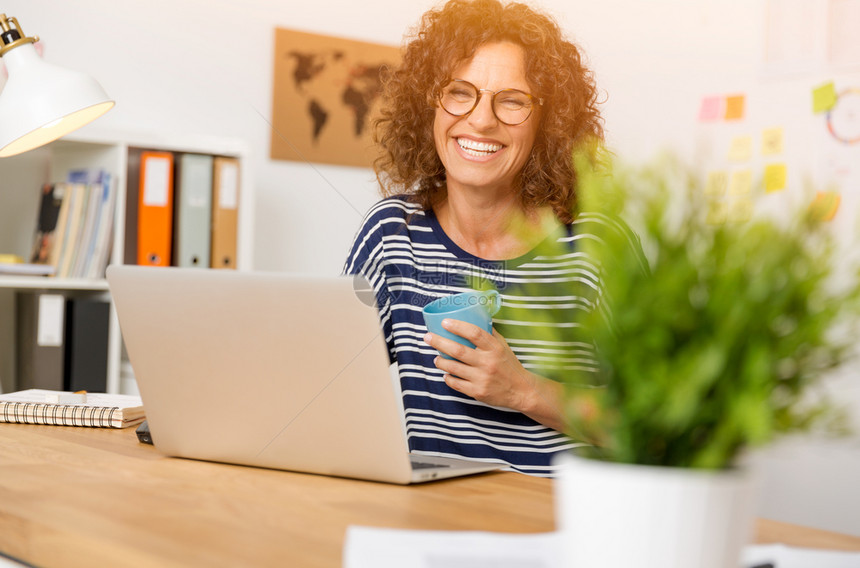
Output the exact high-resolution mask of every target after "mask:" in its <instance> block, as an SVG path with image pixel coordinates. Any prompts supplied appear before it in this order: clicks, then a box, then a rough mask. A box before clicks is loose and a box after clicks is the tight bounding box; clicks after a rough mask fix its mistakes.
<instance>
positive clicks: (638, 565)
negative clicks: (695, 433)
mask: <svg viewBox="0 0 860 568" xmlns="http://www.w3.org/2000/svg"><path fill="white" fill-rule="evenodd" d="M556 463H558V464H559V465H560V466H561V467H560V471H559V472H558V475H557V477H556V479H555V482H554V484H555V507H556V525H557V529H558V531H559V532H560V533H561V538H562V539H563V544H562V549H563V551H564V563H563V564H562V566H565V567H567V568H598V567H599V568H634V567H635V568H738V566H739V565H740V555H741V549H742V548H743V546H744V545H746V544H747V542H748V541H749V537H750V536H751V530H752V521H753V514H754V511H755V504H754V502H753V496H754V493H755V489H754V485H755V484H754V481H753V478H752V475H751V474H750V473H749V472H747V471H744V470H740V471H735V470H732V471H717V472H714V471H703V470H694V469H684V468H670V467H653V466H640V465H628V464H617V463H608V462H601V461H596V460H590V459H586V458H581V457H576V456H574V455H572V454H570V453H567V452H565V453H564V454H560V455H559V456H558V458H557V459H556Z"/></svg>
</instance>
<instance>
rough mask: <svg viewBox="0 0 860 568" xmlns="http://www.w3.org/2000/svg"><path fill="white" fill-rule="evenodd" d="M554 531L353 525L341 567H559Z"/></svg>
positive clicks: (349, 531) (556, 538)
mask: <svg viewBox="0 0 860 568" xmlns="http://www.w3.org/2000/svg"><path fill="white" fill-rule="evenodd" d="M558 544H559V541H558V536H557V534H556V533H535V534H507V533H490V532H462V531H412V530H401V529H379V528H372V527H358V526H351V527H349V528H348V529H347V531H346V541H345V542H344V545H343V566H344V568H560V562H559V561H558V558H559V549H558Z"/></svg>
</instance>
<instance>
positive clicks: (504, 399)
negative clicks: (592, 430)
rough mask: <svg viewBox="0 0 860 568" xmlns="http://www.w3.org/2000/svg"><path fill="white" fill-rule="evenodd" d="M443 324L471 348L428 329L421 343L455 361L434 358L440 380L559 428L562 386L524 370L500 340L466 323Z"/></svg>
mask: <svg viewBox="0 0 860 568" xmlns="http://www.w3.org/2000/svg"><path fill="white" fill-rule="evenodd" d="M442 327H444V328H445V329H446V330H448V331H450V332H451V333H453V334H455V335H459V336H460V337H462V338H464V339H468V340H469V341H471V342H472V343H473V344H474V345H475V349H472V348H470V347H467V346H465V345H462V344H460V343H457V342H456V341H452V340H450V339H446V338H444V337H440V336H438V335H436V334H433V333H428V334H427V335H425V336H424V341H425V342H426V343H427V344H428V345H430V346H431V347H434V348H435V349H437V350H439V351H440V352H442V353H445V354H447V355H450V356H451V357H453V358H454V359H456V360H452V359H445V358H444V357H441V356H439V357H436V360H435V363H436V367H437V368H439V369H441V370H442V371H445V373H446V374H445V377H444V378H445V383H446V384H447V385H448V386H449V387H451V388H452V389H454V390H456V391H459V392H461V393H463V394H465V395H468V396H471V397H472V398H474V399H475V400H479V401H481V402H484V403H486V404H490V405H492V406H502V407H505V408H511V409H513V410H517V411H519V412H522V413H523V414H525V415H527V416H529V417H531V418H532V419H534V420H536V421H538V422H540V423H542V424H544V425H545V426H549V427H550V428H554V429H556V430H562V429H563V425H564V422H563V420H562V411H561V402H560V401H561V396H560V395H561V385H559V384H557V383H555V382H553V381H549V380H547V379H544V378H542V377H539V376H538V375H535V374H534V373H532V372H530V371H528V370H526V369H525V368H524V367H523V366H522V364H521V363H520V361H519V360H518V359H517V357H516V355H514V352H513V351H511V348H510V347H509V346H508V343H507V342H506V341H505V338H504V337H502V336H501V334H500V333H499V332H497V331H496V330H493V333H492V335H490V334H489V333H487V332H486V331H484V330H483V329H481V328H479V327H478V326H476V325H472V324H470V323H467V322H463V321H460V320H455V319H446V320H443V321H442Z"/></svg>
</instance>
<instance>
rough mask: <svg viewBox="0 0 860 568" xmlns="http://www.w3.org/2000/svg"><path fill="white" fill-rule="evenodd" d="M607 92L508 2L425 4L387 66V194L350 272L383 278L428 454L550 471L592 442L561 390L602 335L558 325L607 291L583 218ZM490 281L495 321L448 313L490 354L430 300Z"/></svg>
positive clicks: (406, 393)
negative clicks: (438, 321) (430, 308)
mask: <svg viewBox="0 0 860 568" xmlns="http://www.w3.org/2000/svg"><path fill="white" fill-rule="evenodd" d="M596 99H597V90H596V87H595V85H594V82H593V79H592V76H591V73H590V72H589V70H588V69H586V68H585V66H584V65H583V63H582V61H581V56H580V53H579V51H578V49H577V48H576V47H575V46H574V45H573V44H571V43H570V42H568V41H566V40H565V39H564V37H563V36H562V33H561V31H560V29H559V28H558V26H557V25H556V24H555V23H554V22H553V21H552V20H551V19H550V18H548V17H546V16H544V15H542V14H539V13H537V12H535V11H534V10H532V9H530V8H528V7H527V6H525V5H522V4H517V3H511V4H502V3H500V2H499V1H498V0H451V1H449V2H448V3H447V4H445V5H444V6H443V7H441V8H440V9H436V10H431V11H430V12H428V13H426V14H425V15H424V17H423V19H422V21H421V24H420V26H419V28H418V29H417V32H416V33H415V35H414V37H413V38H412V40H411V41H410V42H408V44H407V45H406V47H405V51H404V58H403V63H402V65H401V67H399V68H398V69H397V70H395V71H393V72H392V74H391V75H390V77H388V79H387V82H386V86H385V90H384V101H385V102H384V104H385V106H384V110H383V111H382V114H381V118H380V119H379V120H378V121H377V124H376V126H377V130H376V140H377V142H378V143H379V144H380V146H381V149H382V156H381V157H380V158H379V159H378V160H377V162H376V164H375V167H376V172H377V178H378V179H379V181H380V185H381V187H382V192H383V195H384V196H387V198H386V199H384V200H383V201H381V202H379V203H378V204H376V205H375V206H374V207H373V208H372V209H371V211H370V212H369V213H368V215H367V216H366V218H365V220H364V222H363V224H362V227H361V228H360V230H359V231H358V233H357V235H356V238H355V242H354V244H353V246H352V249H351V251H350V254H349V257H348V259H347V261H346V265H345V272H347V273H349V274H355V273H361V274H363V275H365V276H366V277H367V278H368V280H369V281H370V283H371V285H372V286H373V287H374V289H375V291H376V294H377V303H378V306H379V310H380V317H381V320H382V326H383V330H384V332H385V336H386V341H387V342H388V346H389V351H390V355H391V358H392V360H393V361H396V362H397V364H398V368H399V373H400V379H401V386H402V390H403V401H404V407H405V411H406V425H407V433H408V436H409V443H410V449H411V450H412V451H413V452H414V453H425V454H432V455H445V456H462V457H467V458H470V459H476V460H485V461H494V462H500V463H504V464H507V465H508V466H510V468H512V469H514V470H516V471H521V472H524V473H530V474H534V475H550V474H551V473H552V468H551V463H550V462H551V457H552V454H553V453H555V452H558V451H560V450H563V449H567V448H570V447H572V446H574V445H576V444H577V442H575V441H573V440H571V439H569V438H567V437H566V436H564V435H562V434H561V433H560V431H561V430H562V429H563V426H564V420H563V414H562V410H561V406H560V403H559V400H560V398H559V389H560V385H559V384H558V383H557V382H555V381H553V380H551V379H550V378H548V377H551V376H558V375H559V374H561V373H563V372H565V371H569V370H570V369H573V368H577V367H579V368H582V367H586V368H588V367H589V365H590V361H591V353H592V351H591V347H590V345H589V344H588V343H587V342H585V343H580V342H577V341H573V340H570V338H567V337H565V336H564V334H560V333H553V331H555V332H563V331H565V330H568V329H570V328H571V327H574V326H575V324H574V323H572V322H575V319H576V317H577V312H581V311H582V310H586V309H590V307H591V306H592V305H593V304H592V300H591V299H592V298H594V295H595V293H596V291H597V290H598V288H599V278H598V273H597V270H596V268H595V267H594V266H593V265H591V264H590V263H589V262H588V259H585V258H582V256H581V255H580V254H579V253H577V251H576V248H577V247H576V241H577V240H578V239H579V238H582V237H583V236H584V235H585V234H586V233H584V232H583V231H582V230H581V227H580V225H583V224H582V223H580V222H578V221H574V219H573V218H572V211H573V207H574V204H575V195H576V194H575V188H576V172H575V170H574V167H573V164H572V152H573V150H574V148H575V147H577V146H578V144H580V143H585V142H586V141H593V140H594V139H601V138H602V135H603V129H602V124H601V119H600V116H599V113H598V110H597V107H596ZM560 246H561V248H560ZM559 282H562V283H563V286H558V284H559ZM482 285H483V286H486V285H489V286H492V287H494V288H495V289H497V290H498V291H499V292H500V293H501V295H502V302H503V303H502V309H501V310H500V311H499V313H498V314H496V316H495V318H494V330H493V333H492V334H489V333H487V332H485V331H482V330H480V329H479V328H477V327H475V326H472V325H469V324H466V323H463V322H458V321H455V320H451V321H449V322H448V323H449V325H448V326H446V327H447V329H448V330H450V331H451V332H453V333H455V334H457V335H461V336H463V337H465V338H467V339H469V340H470V341H471V342H472V343H473V344H475V345H476V348H475V349H466V348H463V347H462V346H460V345H459V344H457V343H455V342H453V341H449V340H446V339H444V338H441V337H439V336H436V335H433V334H429V333H427V330H426V327H425V326H424V322H423V319H422V316H421V308H422V307H423V306H424V305H426V304H428V303H429V302H431V301H432V300H434V299H436V298H438V297H440V296H444V295H447V294H452V293H457V292H461V291H464V290H467V289H469V288H473V287H476V286H482ZM547 331H549V332H550V333H547ZM440 351H441V352H444V353H447V354H449V355H451V356H453V357H454V358H455V359H456V360H449V359H443V358H441V357H438V356H437V355H438V352H440Z"/></svg>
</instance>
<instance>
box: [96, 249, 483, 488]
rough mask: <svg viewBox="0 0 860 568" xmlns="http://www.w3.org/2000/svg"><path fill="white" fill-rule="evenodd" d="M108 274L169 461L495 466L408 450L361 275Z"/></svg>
mask: <svg viewBox="0 0 860 568" xmlns="http://www.w3.org/2000/svg"><path fill="white" fill-rule="evenodd" d="M107 278H108V283H109V285H110V291H111V294H112V296H113V299H114V302H115V304H116V309H117V313H118V315H119V322H120V328H121V329H122V335H123V339H124V341H125V345H126V349H127V351H128V355H129V359H130V361H131V365H132V367H133V369H134V373H135V377H136V379H137V384H138V388H139V389H140V395H141V397H142V399H143V405H144V409H145V411H146V416H147V421H148V423H149V427H150V431H151V433H152V439H153V441H154V442H155V446H156V447H157V448H158V449H159V450H161V451H162V452H164V453H166V454H168V455H172V456H178V457H183V458H194V459H201V460H209V461H217V462H226V463H233V464H242V465H250V466H259V467H267V468H275V469H285V470H291V471H300V472H307V473H316V474H323V475H333V476H341V477H352V478H358V479H369V480H375V481H384V482H389V483H401V484H407V483H414V482H420V481H430V480H434V479H443V478H446V477H454V476H457V475H465V474H471V473H479V472H483V471H489V470H492V469H498V467H499V465H498V464H488V463H482V462H469V461H465V460H458V459H450V458H441V457H431V456H423V455H421V456H418V455H410V454H409V453H408V447H407V443H406V435H405V433H404V430H403V427H402V422H401V405H400V403H399V402H398V397H399V393H395V389H394V385H393V384H392V381H391V379H390V378H389V364H388V355H387V351H386V346H385V341H384V339H383V337H382V333H381V330H380V326H379V319H378V316H377V312H376V308H375V307H374V304H373V301H372V298H373V295H372V292H370V290H369V287H368V286H367V283H366V282H365V281H363V280H358V281H356V280H355V279H353V278H351V277H342V276H337V277H315V276H305V275H291V274H279V273H261V272H237V271H232V270H201V269H198V268H159V267H142V266H118V265H115V266H111V267H109V268H108V270H107ZM413 461H417V462H419V464H420V465H413V463H412V462H413Z"/></svg>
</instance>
